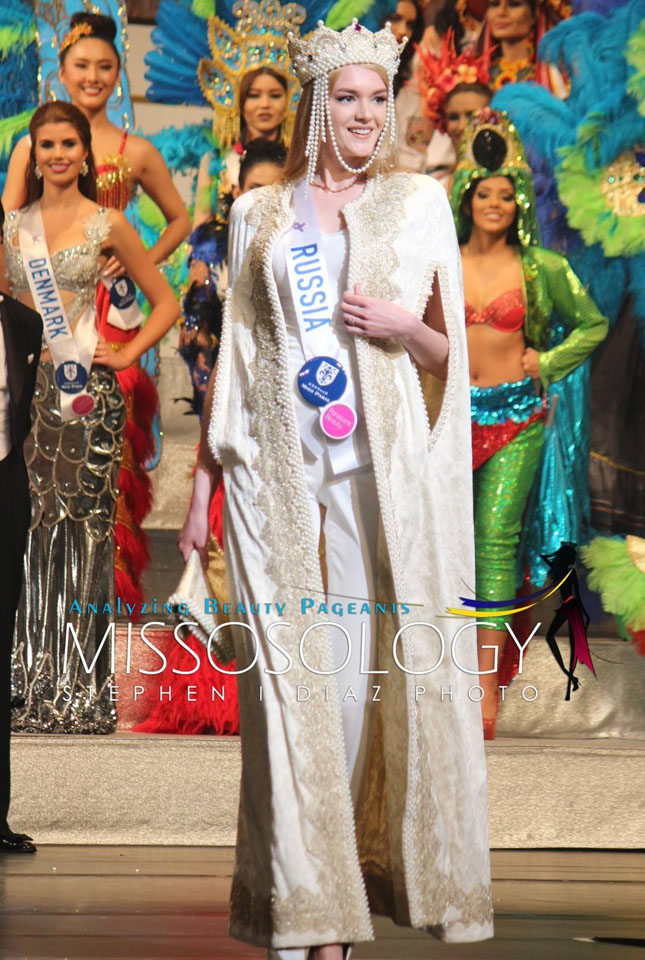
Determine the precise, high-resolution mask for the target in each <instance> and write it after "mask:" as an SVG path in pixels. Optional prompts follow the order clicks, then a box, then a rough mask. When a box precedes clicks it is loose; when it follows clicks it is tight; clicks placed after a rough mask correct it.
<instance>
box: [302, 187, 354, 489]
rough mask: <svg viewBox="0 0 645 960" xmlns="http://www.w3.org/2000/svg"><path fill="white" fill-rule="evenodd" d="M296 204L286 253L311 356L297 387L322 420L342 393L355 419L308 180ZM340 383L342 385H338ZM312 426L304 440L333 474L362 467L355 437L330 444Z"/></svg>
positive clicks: (334, 297)
mask: <svg viewBox="0 0 645 960" xmlns="http://www.w3.org/2000/svg"><path fill="white" fill-rule="evenodd" d="M293 206H294V217H295V219H294V223H293V225H292V227H291V229H290V230H289V232H288V233H287V234H286V236H285V238H284V252H285V259H286V263H287V273H288V276H289V286H290V288H291V296H292V300H293V306H294V310H295V313H296V316H297V318H298V327H299V331H300V340H301V343H302V348H303V352H304V355H305V357H306V358H307V362H306V363H305V365H304V366H303V367H302V368H301V371H300V378H302V382H301V383H300V382H299V383H298V390H299V392H300V394H301V395H302V397H303V399H304V400H306V401H307V402H308V403H312V404H315V405H316V406H318V407H319V411H320V417H321V422H322V417H323V416H324V413H325V411H326V410H328V409H329V407H330V405H331V403H333V402H335V401H339V400H340V399H341V396H343V395H344V397H343V402H344V403H345V404H346V406H348V408H349V409H350V410H351V412H352V413H353V416H354V418H356V413H355V411H354V409H353V400H354V390H353V385H352V383H351V378H350V376H349V374H350V371H349V370H347V371H346V370H344V368H343V366H342V365H341V364H340V363H339V362H338V355H339V353H340V350H339V342H338V338H337V336H336V334H335V332H334V330H333V329H332V319H333V313H334V309H335V306H336V303H337V295H336V294H332V288H331V285H330V282H329V275H328V272H327V263H326V261H325V255H324V252H323V249H322V243H321V236H320V229H319V227H318V217H317V215H316V208H315V206H314V203H313V200H312V198H311V196H310V195H309V194H308V192H307V189H306V184H305V183H304V181H303V182H301V183H299V184H298V185H297V186H296V187H295V189H294V191H293ZM337 387H338V388H340V389H335V388H337ZM347 387H349V389H347ZM313 429H314V428H313V425H312V426H311V428H308V429H307V431H306V433H305V434H303V436H302V439H303V442H304V443H305V444H306V445H307V446H308V447H309V449H310V450H311V451H312V452H314V453H315V452H316V450H321V451H322V449H326V450H327V454H328V456H329V460H330V464H331V468H332V471H333V472H334V473H335V474H340V473H344V472H345V471H347V470H352V469H355V468H356V467H357V466H358V459H357V454H356V449H355V447H354V442H353V440H352V438H351V436H346V437H345V439H339V440H335V441H334V442H333V443H332V444H331V445H330V444H328V443H326V442H325V441H326V439H327V440H328V439H329V438H331V437H332V434H329V433H326V431H324V430H321V431H320V433H319V436H316V434H315V432H313V433H312V431H313ZM321 441H322V443H321Z"/></svg>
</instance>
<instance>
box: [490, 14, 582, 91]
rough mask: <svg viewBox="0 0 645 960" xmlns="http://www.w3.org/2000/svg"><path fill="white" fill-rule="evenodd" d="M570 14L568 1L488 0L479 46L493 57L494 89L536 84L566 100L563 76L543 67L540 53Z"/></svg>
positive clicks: (554, 70) (492, 74)
mask: <svg viewBox="0 0 645 960" xmlns="http://www.w3.org/2000/svg"><path fill="white" fill-rule="evenodd" d="M570 14H571V4H570V3H567V2H565V0H489V3H488V7H487V9H486V19H485V21H484V29H483V31H482V33H481V37H480V41H479V44H478V46H479V48H480V49H483V50H484V52H489V53H490V55H491V83H492V86H493V89H494V90H499V89H500V88H501V87H503V86H505V85H506V84H507V83H523V82H525V81H529V80H534V81H537V82H538V83H540V84H542V86H544V87H547V89H549V90H552V91H553V92H554V93H555V94H556V95H557V96H559V97H562V98H564V97H566V95H567V88H566V83H565V81H564V80H563V78H562V75H561V74H560V73H559V71H558V70H557V69H556V68H555V67H552V66H549V65H548V64H545V63H541V62H540V61H539V60H538V55H537V50H538V46H539V43H540V40H541V39H542V37H543V36H544V34H545V33H546V32H547V30H549V28H550V27H553V26H554V25H555V24H556V23H558V22H559V21H560V20H562V19H565V18H566V17H568V16H570Z"/></svg>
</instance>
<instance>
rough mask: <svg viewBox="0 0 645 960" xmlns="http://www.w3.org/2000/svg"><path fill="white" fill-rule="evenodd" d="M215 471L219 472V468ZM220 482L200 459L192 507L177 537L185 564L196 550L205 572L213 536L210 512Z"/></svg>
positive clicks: (191, 502)
mask: <svg viewBox="0 0 645 960" xmlns="http://www.w3.org/2000/svg"><path fill="white" fill-rule="evenodd" d="M214 469H215V470H218V469H219V468H214ZM218 481H219V476H214V475H213V473H212V472H211V470H209V469H207V467H205V466H204V465H203V463H201V462H200V460H199V459H198V462H197V468H196V470H195V479H194V481H193V493H192V496H191V498H190V507H189V508H188V514H187V515H186V519H185V520H184V525H183V527H182V528H181V530H180V531H179V536H178V537H177V546H178V547H179V552H180V553H181V555H182V557H183V558H184V563H188V558H189V557H190V555H191V553H192V552H193V550H196V551H197V553H198V554H199V557H200V559H201V561H202V567H203V568H204V570H205V569H206V567H207V566H208V540H209V537H210V534H211V530H210V524H209V522H208V511H209V507H210V502H211V497H212V495H213V490H214V489H215V487H216V486H217V483H218Z"/></svg>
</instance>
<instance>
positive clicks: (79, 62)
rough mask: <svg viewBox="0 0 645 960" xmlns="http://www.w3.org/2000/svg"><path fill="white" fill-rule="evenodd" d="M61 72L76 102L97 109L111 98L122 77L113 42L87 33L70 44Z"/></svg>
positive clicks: (75, 103)
mask: <svg viewBox="0 0 645 960" xmlns="http://www.w3.org/2000/svg"><path fill="white" fill-rule="evenodd" d="M58 76H59V78H60V81H61V83H62V84H63V85H64V87H65V89H66V90H67V92H68V93H69V96H70V100H71V101H72V103H73V104H74V106H76V107H79V108H80V109H81V110H84V111H92V112H94V111H97V110H100V109H101V108H102V107H104V106H105V104H106V103H107V101H108V100H109V99H110V96H111V95H112V92H113V90H114V88H115V87H116V85H117V83H118V81H119V63H118V60H117V58H116V54H115V53H114V50H113V49H112V47H111V46H110V44H109V43H106V42H105V40H100V39H99V38H98V37H85V38H83V39H82V40H79V41H78V43H75V44H74V45H73V46H72V47H71V48H70V50H69V52H68V54H67V56H66V57H65V61H64V63H63V66H62V67H61V68H60V70H59V72H58Z"/></svg>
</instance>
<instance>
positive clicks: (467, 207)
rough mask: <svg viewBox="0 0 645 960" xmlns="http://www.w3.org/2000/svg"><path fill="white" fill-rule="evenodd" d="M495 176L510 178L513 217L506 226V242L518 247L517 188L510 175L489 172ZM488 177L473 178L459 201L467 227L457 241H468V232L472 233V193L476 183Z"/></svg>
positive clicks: (518, 215)
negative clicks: (512, 196) (513, 203)
mask: <svg viewBox="0 0 645 960" xmlns="http://www.w3.org/2000/svg"><path fill="white" fill-rule="evenodd" d="M497 176H505V177H506V179H507V180H510V181H511V183H512V185H513V193H514V194H515V195H516V196H515V218H514V220H513V222H512V224H511V225H510V227H509V228H508V233H507V234H506V243H507V245H508V246H509V247H518V246H519V245H520V237H519V234H518V232H517V225H518V220H519V217H520V208H519V207H518V205H517V190H516V188H515V182H514V181H513V178H512V177H509V176H506V175H505V174H497V173H491V174H490V177H497ZM490 177H478V178H477V180H473V182H472V183H471V185H470V186H469V187H468V189H467V190H466V192H465V194H464V199H463V200H462V201H461V209H462V210H463V211H464V212H465V214H466V217H467V218H468V219H467V223H468V228H467V230H466V234H465V235H464V234H462V235H461V236H460V237H459V243H468V241H469V240H470V234H471V233H472V229H473V215H472V209H473V195H474V193H475V190H476V189H477V185H478V184H480V183H483V182H484V180H489V179H490Z"/></svg>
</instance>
